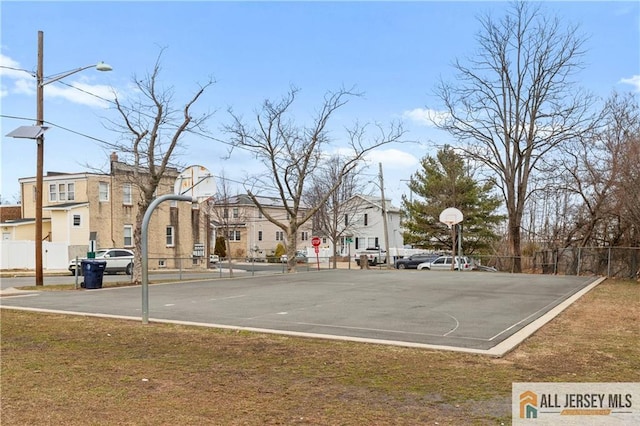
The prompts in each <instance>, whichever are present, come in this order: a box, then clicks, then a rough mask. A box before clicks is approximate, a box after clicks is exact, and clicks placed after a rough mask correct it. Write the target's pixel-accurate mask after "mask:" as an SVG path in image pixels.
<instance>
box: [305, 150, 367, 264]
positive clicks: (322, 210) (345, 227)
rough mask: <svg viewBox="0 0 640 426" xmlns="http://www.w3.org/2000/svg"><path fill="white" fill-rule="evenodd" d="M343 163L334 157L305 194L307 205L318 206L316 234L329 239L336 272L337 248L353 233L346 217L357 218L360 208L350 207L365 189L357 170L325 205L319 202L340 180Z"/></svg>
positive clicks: (313, 221)
mask: <svg viewBox="0 0 640 426" xmlns="http://www.w3.org/2000/svg"><path fill="white" fill-rule="evenodd" d="M343 162H344V160H343V159H342V158H341V157H340V156H337V155H336V156H332V157H331V158H330V159H329V160H328V161H326V163H325V164H324V165H323V167H321V168H320V169H319V170H318V173H317V174H316V175H314V176H313V178H312V185H311V187H310V188H309V189H308V191H307V192H306V193H305V194H304V200H305V203H306V205H309V206H319V208H318V210H317V211H316V213H315V215H313V218H312V223H313V227H312V228H313V231H314V232H317V233H319V234H322V235H323V236H326V237H327V238H328V239H329V240H330V241H331V245H332V247H333V250H334V252H333V268H334V269H335V268H337V247H338V243H339V242H340V240H341V238H342V237H344V236H347V235H350V234H351V233H352V232H353V224H355V222H354V221H352V222H347V223H346V224H345V221H344V217H345V215H346V214H349V215H357V214H358V213H359V212H358V210H359V209H361V208H362V206H361V205H358V204H353V203H349V200H351V199H352V198H353V197H354V196H355V195H356V194H362V193H363V191H364V189H365V185H364V184H362V183H361V182H360V179H359V176H358V173H357V171H356V170H353V171H351V172H350V173H348V174H346V175H345V176H342V184H341V185H340V186H339V187H338V188H336V190H335V191H333V193H331V195H330V196H329V198H327V199H326V201H325V202H324V203H320V201H321V200H322V199H323V198H324V197H325V194H327V192H329V191H330V189H331V187H332V186H333V183H334V182H336V181H337V180H339V179H340V173H341V172H342V166H343Z"/></svg>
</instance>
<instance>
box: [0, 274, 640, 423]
mask: <svg viewBox="0 0 640 426" xmlns="http://www.w3.org/2000/svg"><path fill="white" fill-rule="evenodd" d="M47 287H48V286H47ZM0 312H1V317H0V319H1V320H2V325H1V337H2V342H1V343H2V346H1V349H2V353H1V355H2V358H1V385H2V394H1V403H2V407H1V408H2V411H1V412H2V414H1V417H0V423H1V424H7V425H9V424H15V425H18V424H19V425H30V424H33V425H42V424H51V425H60V424H64V425H91V424H96V425H97V424H100V425H143V424H144V425H160V424H162V425H169V424H170V425H174V424H180V425H202V424H225V425H227V424H228V425H241V424H242V425H264V424H314V425H327V424H329V425H364V424H367V425H387V424H390V425H393V424H398V425H399V424H407V425H415V424H436V422H437V423H438V424H440V425H447V424H451V425H461V424H465V425H466V424H478V425H483V424H488V425H491V424H501V423H504V424H509V423H510V413H511V384H512V382H524V381H572V382H589V381H595V382H605V381H606V382H610V381H613V382H616V381H626V382H628V381H633V382H638V381H640V355H639V353H638V350H637V348H638V347H640V285H638V284H637V283H633V282H629V281H613V280H609V281H607V282H605V283H604V284H602V285H600V286H599V287H597V288H596V289H594V290H593V291H592V292H591V293H589V294H587V295H586V296H584V297H583V298H582V299H580V300H579V301H578V302H576V303H575V304H574V305H573V306H571V307H570V308H569V309H567V310H566V311H565V312H563V313H562V314H561V315H560V316H559V317H557V318H556V319H554V320H553V321H552V322H551V323H550V324H548V325H546V326H545V327H543V328H542V329H540V330H539V331H538V332H537V333H536V334H535V335H534V336H532V337H531V338H529V339H528V340H527V341H526V342H524V343H523V344H522V345H521V346H520V347H518V348H516V349H515V350H514V351H513V352H511V353H509V354H508V355H506V356H505V357H503V358H500V359H497V358H491V357H487V356H482V355H471V354H462V353H455V352H445V351H433V350H424V349H413V348H402V347H393V346H382V345H374V344H361V343H352V342H335V341H324V340H313V339H303V338H295V337H286V336H277V335H267V334H257V333H248V332H235V331H229V330H216V329H210V328H197V327H187V326H180V325H170V324H150V325H142V324H140V323H138V322H130V321H120V320H113V319H101V318H91V317H78V316H64V315H53V314H41V313H33V312H26V311H16V310H10V309H2V310H1V311H0Z"/></svg>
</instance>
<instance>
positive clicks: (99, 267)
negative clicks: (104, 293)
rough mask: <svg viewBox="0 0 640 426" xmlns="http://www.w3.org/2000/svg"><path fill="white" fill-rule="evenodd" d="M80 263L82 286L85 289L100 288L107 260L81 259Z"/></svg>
mask: <svg viewBox="0 0 640 426" xmlns="http://www.w3.org/2000/svg"><path fill="white" fill-rule="evenodd" d="M81 265H82V274H83V275H84V283H83V286H82V287H83V288H86V289H95V288H102V276H103V275H104V269H105V268H106V267H107V262H106V261H105V260H94V259H83V260H82V263H81Z"/></svg>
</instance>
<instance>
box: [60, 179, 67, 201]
mask: <svg viewBox="0 0 640 426" xmlns="http://www.w3.org/2000/svg"><path fill="white" fill-rule="evenodd" d="M58 200H60V201H67V185H66V184H64V183H60V184H58Z"/></svg>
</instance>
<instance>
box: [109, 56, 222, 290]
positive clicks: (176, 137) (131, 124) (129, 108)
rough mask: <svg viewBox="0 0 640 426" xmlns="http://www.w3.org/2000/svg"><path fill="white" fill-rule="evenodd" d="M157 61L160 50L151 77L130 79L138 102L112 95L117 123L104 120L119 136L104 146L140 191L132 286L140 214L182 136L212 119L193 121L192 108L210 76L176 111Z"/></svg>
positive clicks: (138, 274) (137, 271) (138, 272)
mask: <svg viewBox="0 0 640 426" xmlns="http://www.w3.org/2000/svg"><path fill="white" fill-rule="evenodd" d="M161 57H162V51H161V52H160V54H159V55H158V57H157V59H156V63H155V65H154V67H153V70H152V71H151V72H150V73H147V74H146V75H145V76H144V77H142V78H138V77H137V76H135V75H134V76H133V78H132V82H133V85H134V87H135V88H136V92H137V95H138V96H137V98H132V99H125V100H122V99H119V98H118V96H116V97H115V106H116V110H117V112H118V114H119V117H120V118H121V119H122V121H121V122H120V121H118V122H116V121H114V120H109V121H108V123H109V127H110V128H111V130H114V131H116V132H118V133H120V135H121V137H120V140H119V141H118V142H115V143H105V144H104V145H105V146H107V147H108V148H109V149H113V150H116V151H118V153H119V154H121V155H123V156H124V157H125V159H126V160H129V161H128V164H130V165H131V168H130V173H131V176H132V181H131V182H132V184H134V185H135V186H136V187H137V188H138V189H139V192H140V198H139V199H138V201H137V207H138V211H137V214H136V222H135V229H134V234H133V236H134V244H135V248H136V250H135V259H134V270H133V281H134V282H136V283H140V282H141V278H142V262H141V258H142V252H141V236H142V219H143V217H144V214H145V212H146V210H147V208H148V207H149V205H150V204H151V202H152V201H153V199H154V198H155V192H156V189H157V188H158V185H159V183H160V181H161V180H162V177H163V176H164V175H165V173H166V172H167V170H168V168H170V167H171V162H172V160H173V159H174V157H175V154H176V149H177V148H178V147H179V146H180V141H181V138H182V136H183V135H184V134H187V133H192V132H206V130H205V129H204V127H203V126H204V124H205V122H206V121H207V120H208V119H209V118H210V116H211V114H210V113H204V114H201V115H199V116H198V117H194V116H193V113H192V108H193V106H194V105H195V104H196V102H197V101H198V99H199V98H200V97H201V96H202V94H203V93H204V92H205V91H206V89H207V88H208V87H209V86H211V85H212V84H214V81H213V80H212V79H211V78H210V79H209V80H208V81H207V82H206V83H205V84H203V85H200V86H199V87H198V90H196V92H195V94H193V95H192V97H191V98H190V99H189V100H188V101H187V102H186V103H185V104H184V106H182V107H181V108H176V107H175V105H174V104H175V103H176V102H175V100H174V92H173V89H172V88H163V86H162V84H161V82H160V80H159V78H160V72H161V66H160V64H161Z"/></svg>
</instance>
